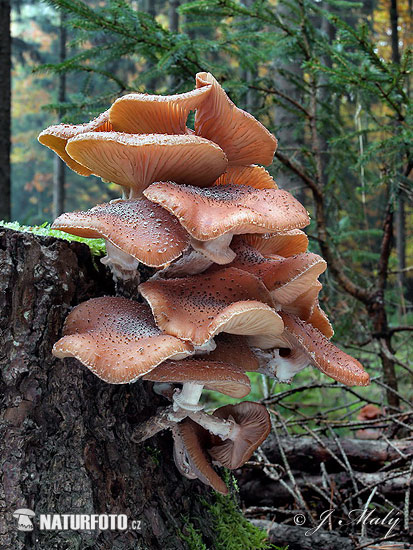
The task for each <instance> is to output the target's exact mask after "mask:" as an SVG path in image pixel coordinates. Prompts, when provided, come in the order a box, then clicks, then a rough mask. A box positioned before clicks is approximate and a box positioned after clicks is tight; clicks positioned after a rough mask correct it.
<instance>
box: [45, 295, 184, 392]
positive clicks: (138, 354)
mask: <svg viewBox="0 0 413 550" xmlns="http://www.w3.org/2000/svg"><path fill="white" fill-rule="evenodd" d="M63 334H64V336H63V338H61V339H60V340H59V341H58V342H56V344H55V345H54V347H53V355H55V356H56V357H59V358H64V357H76V359H78V360H79V361H81V362H82V363H83V364H84V365H86V367H88V368H89V369H90V370H91V371H92V372H93V373H94V374H96V376H98V377H99V378H101V379H102V380H104V381H105V382H109V383H110V384H126V383H128V382H134V381H135V380H137V379H138V378H140V377H141V376H142V375H144V374H146V373H148V372H149V371H150V370H152V369H153V368H155V367H156V366H157V365H159V364H160V363H162V362H163V361H165V360H166V359H169V358H171V357H174V356H175V355H177V354H181V353H183V354H188V355H189V354H190V352H192V349H193V348H192V346H190V345H189V344H188V343H185V342H182V341H181V340H178V338H174V337H173V336H170V335H168V334H162V332H161V331H160V330H159V328H158V327H157V326H156V325H155V322H154V320H153V317H152V314H151V311H150V308H149V307H148V306H147V305H146V304H139V303H137V302H133V301H131V300H127V299H126V298H110V297H103V298H92V299H91V300H88V301H87V302H83V303H82V304H80V305H78V306H76V307H75V308H74V309H73V310H72V311H71V312H70V314H69V315H68V317H67V319H66V322H65V326H64V329H63Z"/></svg>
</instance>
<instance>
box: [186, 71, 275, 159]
mask: <svg viewBox="0 0 413 550" xmlns="http://www.w3.org/2000/svg"><path fill="white" fill-rule="evenodd" d="M211 85H212V90H211V91H210V93H209V94H208V95H207V97H206V98H205V101H204V102H203V103H202V104H201V105H200V106H199V107H198V109H197V111H196V114H195V133H196V134H197V135H198V136H202V137H205V138H207V139H210V140H211V141H214V142H215V143H218V145H219V146H220V147H221V148H222V149H223V150H224V151H225V153H226V155H227V157H228V161H229V162H230V164H244V165H246V164H251V163H253V162H256V163H259V164H264V165H265V166H267V165H269V164H271V163H272V161H273V158H274V153H275V150H276V148H277V140H276V139H275V137H274V136H273V135H272V134H271V133H270V132H269V131H268V130H267V129H266V128H265V127H264V126H263V125H262V124H261V123H260V122H258V120H256V119H255V118H254V117H253V116H252V115H250V114H249V113H247V112H245V111H243V110H242V109H238V107H236V106H235V105H234V103H233V102H232V101H231V100H230V99H229V97H228V96H227V94H226V93H225V92H224V90H223V89H222V88H221V86H220V85H219V84H218V82H217V81H216V80H215V78H214V77H213V76H212V74H210V73H198V74H197V75H196V87H197V88H202V87H204V86H211Z"/></svg>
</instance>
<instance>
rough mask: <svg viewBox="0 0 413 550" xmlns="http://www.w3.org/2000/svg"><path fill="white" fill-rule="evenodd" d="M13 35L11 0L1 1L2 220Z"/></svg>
mask: <svg viewBox="0 0 413 550" xmlns="http://www.w3.org/2000/svg"><path fill="white" fill-rule="evenodd" d="M10 132H11V36H10V0H1V1H0V196H1V201H0V220H6V221H8V220H10V216H11V202H10V196H11V189H10V188H11V180H10Z"/></svg>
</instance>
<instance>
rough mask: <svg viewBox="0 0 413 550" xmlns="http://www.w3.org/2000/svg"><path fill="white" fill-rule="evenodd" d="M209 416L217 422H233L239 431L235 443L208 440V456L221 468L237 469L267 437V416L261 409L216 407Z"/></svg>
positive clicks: (257, 406) (254, 406) (252, 405)
mask: <svg viewBox="0 0 413 550" xmlns="http://www.w3.org/2000/svg"><path fill="white" fill-rule="evenodd" d="M213 414H214V416H217V417H218V418H223V419H225V420H234V421H235V422H236V423H237V425H238V426H239V429H240V430H239V434H238V435H237V436H236V438H235V440H232V439H226V440H225V441H222V440H220V439H219V438H218V437H216V436H211V440H212V442H213V445H212V446H211V447H210V448H208V452H209V454H210V455H211V456H212V458H213V459H214V460H216V461H218V462H219V463H220V464H221V465H222V466H224V467H226V468H229V469H230V470H235V469H236V468H240V467H241V466H242V465H243V464H245V462H247V460H249V458H250V457H251V455H252V453H253V452H254V451H255V450H256V449H257V448H258V447H259V446H260V445H261V443H262V442H263V441H264V440H265V439H266V438H267V436H268V434H269V433H270V430H271V420H270V415H269V414H268V411H267V409H266V408H265V407H264V406H263V405H261V404H260V403H254V402H251V401H244V402H243V403H238V404H237V405H226V406H225V407H220V408H219V409H217V410H216V411H215V412H214V413H213Z"/></svg>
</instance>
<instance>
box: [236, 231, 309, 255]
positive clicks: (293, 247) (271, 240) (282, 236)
mask: <svg viewBox="0 0 413 550" xmlns="http://www.w3.org/2000/svg"><path fill="white" fill-rule="evenodd" d="M242 239H243V240H244V241H245V242H246V243H247V244H249V245H250V246H252V247H253V248H255V249H256V250H258V252H260V253H261V254H262V255H263V256H265V257H270V256H274V255H275V256H283V257H284V258H288V257H289V256H294V255H295V254H301V253H302V252H305V251H306V250H307V247H308V237H307V235H306V234H305V233H303V231H300V229H291V230H290V231H284V232H283V233H275V234H273V235H243V237H242Z"/></svg>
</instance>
